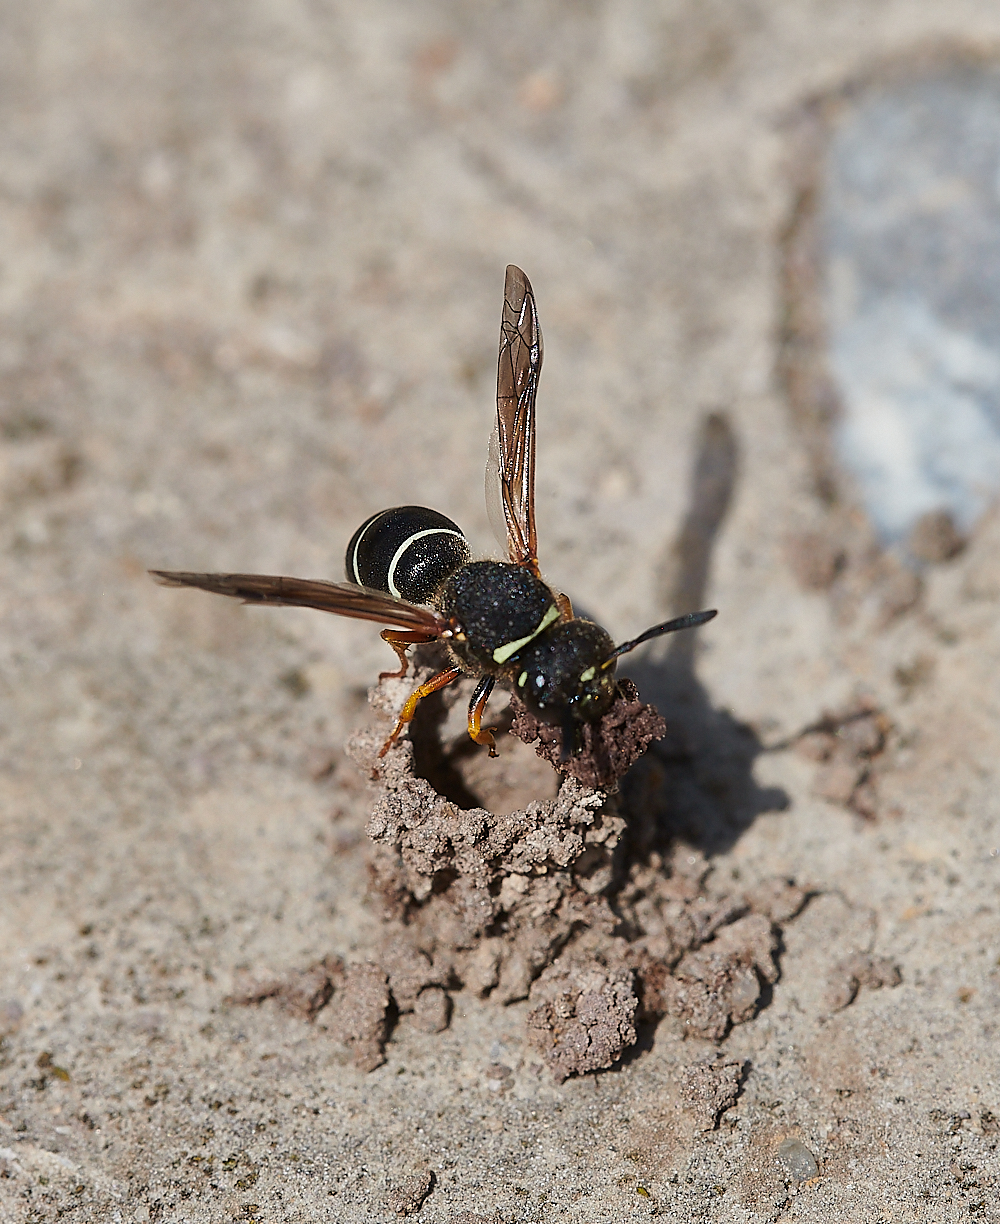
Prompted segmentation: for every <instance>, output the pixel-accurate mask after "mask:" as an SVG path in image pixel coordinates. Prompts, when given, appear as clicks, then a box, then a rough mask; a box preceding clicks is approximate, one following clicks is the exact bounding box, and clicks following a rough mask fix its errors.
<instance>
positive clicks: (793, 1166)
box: [778, 1139, 819, 1181]
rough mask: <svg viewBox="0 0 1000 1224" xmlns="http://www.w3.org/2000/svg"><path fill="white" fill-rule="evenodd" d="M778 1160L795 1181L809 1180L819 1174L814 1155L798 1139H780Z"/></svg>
mask: <svg viewBox="0 0 1000 1224" xmlns="http://www.w3.org/2000/svg"><path fill="white" fill-rule="evenodd" d="M778 1160H779V1161H780V1162H781V1164H782V1165H783V1166H784V1168H785V1171H786V1172H787V1173H788V1175H789V1177H791V1178H793V1179H794V1180H795V1181H809V1180H810V1178H813V1177H818V1176H819V1165H818V1164H817V1163H816V1157H815V1156H814V1155H813V1154H812V1152H810V1151H809V1149H808V1148H807V1147H806V1145H805V1144H804V1143H803V1142H802V1141H801V1140H800V1139H782V1141H781V1143H780V1144H779V1145H778Z"/></svg>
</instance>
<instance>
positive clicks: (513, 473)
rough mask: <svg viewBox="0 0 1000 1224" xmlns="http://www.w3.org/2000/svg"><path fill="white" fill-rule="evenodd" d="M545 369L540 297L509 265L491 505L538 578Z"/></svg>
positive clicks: (490, 463) (500, 528) (507, 539)
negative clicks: (538, 441)
mask: <svg viewBox="0 0 1000 1224" xmlns="http://www.w3.org/2000/svg"><path fill="white" fill-rule="evenodd" d="M541 369H542V330H541V328H540V327H539V326H538V312H537V310H536V309H535V295H534V293H533V292H532V288H531V282H530V281H529V280H528V278H527V277H526V276H525V275H524V273H523V272H522V271H521V269H520V268H516V267H515V266H514V265H513V264H509V265H508V267H507V277H506V280H505V282H504V303H503V317H502V318H501V320H500V359H499V362H498V366H497V422H496V427H495V429H494V431H493V436H492V438H491V439H490V450H489V457H488V459H487V463H486V505H487V508H488V510H489V511H490V520H491V522H492V524H493V529H494V531H495V532H496V533H497V536H498V538H499V540H500V542H501V543H502V544H505V546H506V549H507V555H508V557H509V558H510V559H511V561H513V562H514V564H515V565H523V566H526V567H527V568H528V569H530V570H531V571H532V573H534V574H536V575H537V574H538V539H537V536H536V533H535V396H536V394H537V391H538V376H539V374H540V373H541Z"/></svg>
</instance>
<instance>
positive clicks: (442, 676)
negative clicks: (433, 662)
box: [379, 631, 462, 757]
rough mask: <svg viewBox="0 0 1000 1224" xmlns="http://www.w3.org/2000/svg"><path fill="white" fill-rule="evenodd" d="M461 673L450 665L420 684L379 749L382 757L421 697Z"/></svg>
mask: <svg viewBox="0 0 1000 1224" xmlns="http://www.w3.org/2000/svg"><path fill="white" fill-rule="evenodd" d="M414 632H415V631H414ZM428 640H433V639H428ZM461 674H462V669H461V668H460V667H449V668H448V670H447V671H443V672H438V674H437V675H436V676H431V678H430V679H429V680H428V681H426V683H424V684H421V685H419V686H418V687H417V688H415V689H414V690H413V692H412V693H411V694H410V695H409V697H407V699H406V704H405V705H404V706H403V708H402V710H401V711H400V713H399V717H398V718H397V719H396V725H395V726H394V727H393V729H392V734H391V735H390V736H389V738H388V739H387V740H386V741H385V743H384V744H383V745H382V747H381V749H380V751H379V756H380V757H384V756H385V754H386V753H387V752H388V751H389V749H390V748H391V747H392V746H393V744H394V743H395V742H396V740H397V739H398V738H399V733H400V732H401V731H402V730H403V728H404V727H405V726H406V724H407V723H408V722H410V720H411V719H412V718H413V715H414V713H415V712H416V709H417V703H418V702H419V701H420V699H421V698H422V697H429V696H430V695H431V693H436V692H437V691H438V689H443V688H444V687H445V686H446V685H449V684H451V682H452V681H453V680H457V679H458V677H459V676H460V675H461Z"/></svg>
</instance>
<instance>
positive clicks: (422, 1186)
mask: <svg viewBox="0 0 1000 1224" xmlns="http://www.w3.org/2000/svg"><path fill="white" fill-rule="evenodd" d="M433 1189H434V1174H433V1173H432V1172H431V1170H430V1169H420V1170H418V1172H416V1173H411V1174H410V1176H409V1177H407V1178H406V1180H405V1181H404V1182H403V1183H402V1184H401V1185H400V1186H398V1187H397V1188H396V1189H395V1190H394V1191H393V1192H392V1194H391V1196H390V1199H391V1202H392V1207H393V1210H394V1211H395V1212H396V1214H397V1215H413V1213H414V1212H415V1211H419V1210H420V1208H421V1207H422V1206H423V1203H424V1199H426V1198H427V1196H428V1194H430V1192H431V1190H433Z"/></svg>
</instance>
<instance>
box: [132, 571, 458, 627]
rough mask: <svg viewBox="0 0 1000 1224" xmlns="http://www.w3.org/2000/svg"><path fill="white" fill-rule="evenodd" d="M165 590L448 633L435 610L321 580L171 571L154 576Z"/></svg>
mask: <svg viewBox="0 0 1000 1224" xmlns="http://www.w3.org/2000/svg"><path fill="white" fill-rule="evenodd" d="M149 572H150V573H151V574H152V575H153V577H154V578H155V579H156V580H157V582H160V583H162V584H163V586H183V587H197V588H198V589H199V590H202V591H211V592H213V594H215V595H228V596H230V598H232V599H242V600H243V602H244V603H247V604H275V605H284V606H289V607H293V608H318V609H319V610H320V611H321V612H333V613H334V614H335V615H337V616H352V617H355V618H356V619H358V620H369V621H378V623H379V624H381V625H398V626H400V627H401V628H404V629H419V630H421V631H422V632H425V633H427V634H430V635H433V636H434V637H440V636H441V635H442V634H443V633H444V631H445V630H446V629H447V628H448V623H447V621H446V620H445V619H444V617H442V616H440V615H438V613H436V612H434V611H433V610H432V609H431V608H420V607H417V605H416V604H410V603H405V602H404V601H403V600H401V599H394V598H393V597H392V596H391V595H386V594H383V593H382V592H381V591H372V590H370V589H369V588H368V587H361V586H355V585H354V584H353V583H351V582H324V581H322V580H321V579H318V578H278V577H275V576H273V575H271V574H188V573H182V572H175V571H171V570H150V571H149Z"/></svg>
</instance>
